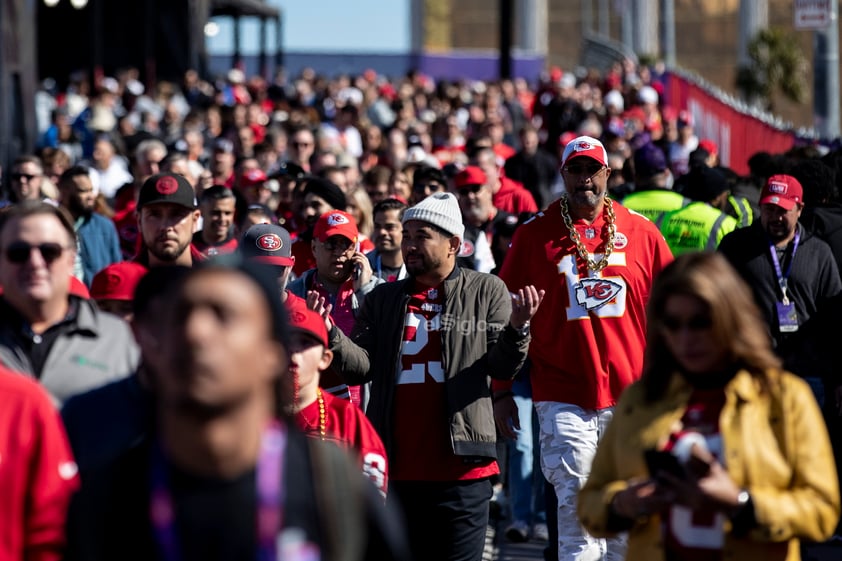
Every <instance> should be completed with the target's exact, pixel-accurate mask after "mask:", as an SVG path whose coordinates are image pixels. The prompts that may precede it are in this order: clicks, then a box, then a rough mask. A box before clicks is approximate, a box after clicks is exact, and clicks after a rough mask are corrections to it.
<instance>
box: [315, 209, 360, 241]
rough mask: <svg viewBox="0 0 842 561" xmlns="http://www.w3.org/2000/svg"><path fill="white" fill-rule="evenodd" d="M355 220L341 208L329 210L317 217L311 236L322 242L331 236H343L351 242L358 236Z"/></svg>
mask: <svg viewBox="0 0 842 561" xmlns="http://www.w3.org/2000/svg"><path fill="white" fill-rule="evenodd" d="M359 235H360V234H359V231H358V230H357V222H356V221H355V220H354V217H353V216H351V215H350V214H348V213H347V212H343V211H341V210H331V211H330V212H326V213H324V214H323V215H321V216H320V217H319V219H318V220H317V221H316V226H315V227H314V228H313V237H314V238H316V239H317V240H319V241H320V242H322V243H324V242H326V241H327V240H328V238H329V237H331V236H343V237H345V238H348V239H349V240H351V241H352V242H353V243H357V239H358V238H359Z"/></svg>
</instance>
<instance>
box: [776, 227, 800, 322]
mask: <svg viewBox="0 0 842 561" xmlns="http://www.w3.org/2000/svg"><path fill="white" fill-rule="evenodd" d="M800 239H801V236H800V235H799V234H798V231H797V230H796V232H795V238H794V239H793V240H792V256H791V257H790V258H789V265H787V268H786V273H781V262H780V261H779V260H778V252H777V250H776V249H775V244H773V243H772V242H771V241H770V242H769V253H770V254H771V255H772V264H773V265H774V266H775V275H777V277H778V286H780V287H781V293H782V295H783V300H781V302H782V303H783V305H784V306H788V305H789V296H787V292H786V289H787V279H789V274H790V273H791V272H792V263H793V262H794V261H795V252H796V251H798V242H799V240H800Z"/></svg>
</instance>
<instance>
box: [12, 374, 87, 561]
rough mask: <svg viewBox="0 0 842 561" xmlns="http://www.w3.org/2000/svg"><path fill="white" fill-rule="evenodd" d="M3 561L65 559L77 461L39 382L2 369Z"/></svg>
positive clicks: (59, 419) (53, 407) (54, 408)
mask: <svg viewBox="0 0 842 561" xmlns="http://www.w3.org/2000/svg"><path fill="white" fill-rule="evenodd" d="M0 396H2V397H3V406H2V407H0V520H1V521H2V525H0V538H2V539H0V561H20V560H21V559H26V560H27V561H53V560H58V559H61V558H62V557H63V552H64V544H65V535H64V525H65V519H66V517H67V507H68V504H69V503H70V497H71V495H72V494H73V493H74V492H75V490H76V488H77V487H78V485H79V476H78V473H77V471H78V470H77V468H76V463H75V462H74V461H73V455H72V453H71V451H70V444H69V443H68V440H67V435H66V434H65V431H64V425H63V424H62V422H61V418H60V417H59V413H58V410H57V409H56V407H55V405H53V403H52V402H51V401H50V398H49V396H48V395H47V392H46V391H44V389H43V388H42V387H41V386H40V385H39V384H38V383H37V382H35V381H34V380H32V379H31V378H27V377H26V376H23V375H21V374H17V373H15V372H12V371H11V370H7V369H6V368H4V367H0Z"/></svg>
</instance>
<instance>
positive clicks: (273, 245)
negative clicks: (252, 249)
mask: <svg viewBox="0 0 842 561" xmlns="http://www.w3.org/2000/svg"><path fill="white" fill-rule="evenodd" d="M254 243H255V244H256V245H257V247H259V248H260V249H262V250H264V251H278V250H279V249H281V248H282V247H284V242H283V241H282V240H281V238H280V236H278V235H277V234H263V235H262V236H260V237H259V238H257V239H256V240H255V242H254Z"/></svg>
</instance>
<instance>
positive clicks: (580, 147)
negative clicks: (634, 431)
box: [573, 140, 595, 152]
mask: <svg viewBox="0 0 842 561" xmlns="http://www.w3.org/2000/svg"><path fill="white" fill-rule="evenodd" d="M594 148H595V146H594V145H593V144H591V143H590V142H586V141H584V140H580V141H579V142H577V143H576V144H574V145H573V150H575V151H576V152H584V151H586V150H593V149H594Z"/></svg>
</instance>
